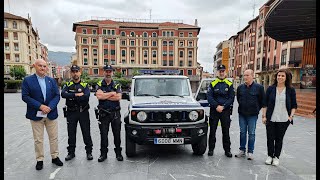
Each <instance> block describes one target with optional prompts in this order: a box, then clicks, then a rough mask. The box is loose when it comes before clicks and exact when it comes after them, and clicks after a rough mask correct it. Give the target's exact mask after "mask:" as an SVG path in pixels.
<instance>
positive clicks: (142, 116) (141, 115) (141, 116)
mask: <svg viewBox="0 0 320 180" xmlns="http://www.w3.org/2000/svg"><path fill="white" fill-rule="evenodd" d="M137 119H138V120H139V121H140V122H143V121H145V120H146V119H147V113H146V112H144V111H140V112H138V114H137Z"/></svg>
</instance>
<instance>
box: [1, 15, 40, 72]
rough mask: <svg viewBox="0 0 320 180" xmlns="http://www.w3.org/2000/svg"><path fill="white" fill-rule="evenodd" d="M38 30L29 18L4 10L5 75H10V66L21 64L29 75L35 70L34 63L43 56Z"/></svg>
mask: <svg viewBox="0 0 320 180" xmlns="http://www.w3.org/2000/svg"><path fill="white" fill-rule="evenodd" d="M39 40H40V38H39V34H38V31H37V30H35V29H34V28H33V27H32V23H31V17H28V19H26V18H23V17H20V16H16V15H14V14H10V13H6V12H4V77H5V78H12V77H10V75H9V73H10V67H12V66H14V65H21V66H23V67H24V68H25V70H26V72H27V74H28V75H30V74H32V73H33V72H35V71H34V69H33V67H32V64H33V62H34V60H35V59H37V58H40V57H41V45H40V42H39Z"/></svg>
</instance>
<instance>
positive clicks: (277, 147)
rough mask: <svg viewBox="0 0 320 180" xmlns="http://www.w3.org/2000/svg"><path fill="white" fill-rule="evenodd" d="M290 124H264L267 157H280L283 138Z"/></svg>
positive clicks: (270, 122)
mask: <svg viewBox="0 0 320 180" xmlns="http://www.w3.org/2000/svg"><path fill="white" fill-rule="evenodd" d="M289 124H290V122H289V121H287V122H272V121H268V122H267V124H266V129H267V146H268V156H270V157H272V158H274V157H277V158H279V157H280V154H281V150H282V144H283V143H282V142H283V137H284V135H285V133H286V131H287V129H288V126H289Z"/></svg>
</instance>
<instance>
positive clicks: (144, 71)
mask: <svg viewBox="0 0 320 180" xmlns="http://www.w3.org/2000/svg"><path fill="white" fill-rule="evenodd" d="M139 73H140V74H150V75H179V74H180V71H179V70H171V69H140V70H139Z"/></svg>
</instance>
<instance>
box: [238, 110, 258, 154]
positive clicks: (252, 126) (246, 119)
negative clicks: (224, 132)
mask: <svg viewBox="0 0 320 180" xmlns="http://www.w3.org/2000/svg"><path fill="white" fill-rule="evenodd" d="M257 119H258V115H254V116H244V115H241V114H239V126H240V148H239V149H240V150H242V151H244V152H245V151H246V144H247V131H248V135H249V140H248V153H253V150H254V142H255V132H256V124H257Z"/></svg>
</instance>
